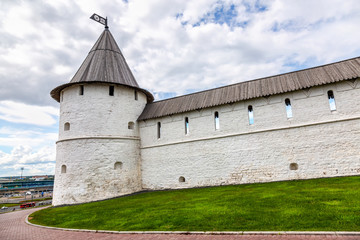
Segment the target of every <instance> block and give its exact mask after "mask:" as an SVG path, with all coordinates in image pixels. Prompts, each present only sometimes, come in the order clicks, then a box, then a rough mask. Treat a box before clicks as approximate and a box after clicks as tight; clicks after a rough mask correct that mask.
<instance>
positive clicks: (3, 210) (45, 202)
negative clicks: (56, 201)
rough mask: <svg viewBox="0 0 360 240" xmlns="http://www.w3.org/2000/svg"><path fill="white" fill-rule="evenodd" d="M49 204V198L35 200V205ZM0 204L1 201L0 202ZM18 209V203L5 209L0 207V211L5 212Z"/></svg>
mask: <svg viewBox="0 0 360 240" xmlns="http://www.w3.org/2000/svg"><path fill="white" fill-rule="evenodd" d="M49 204H51V200H45V201H41V202H35V206H41V205H49ZM0 206H2V205H1V203H0ZM14 209H15V210H19V209H20V205H17V206H13V207H8V208H6V209H0V213H6V212H11V211H13V210H14Z"/></svg>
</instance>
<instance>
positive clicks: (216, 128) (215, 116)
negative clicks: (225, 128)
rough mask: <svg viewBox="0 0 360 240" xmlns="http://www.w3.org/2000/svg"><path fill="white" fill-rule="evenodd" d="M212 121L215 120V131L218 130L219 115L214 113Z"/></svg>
mask: <svg viewBox="0 0 360 240" xmlns="http://www.w3.org/2000/svg"><path fill="white" fill-rule="evenodd" d="M214 120H215V130H218V129H220V120H219V113H218V112H215V113H214Z"/></svg>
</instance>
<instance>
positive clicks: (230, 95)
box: [138, 57, 360, 120]
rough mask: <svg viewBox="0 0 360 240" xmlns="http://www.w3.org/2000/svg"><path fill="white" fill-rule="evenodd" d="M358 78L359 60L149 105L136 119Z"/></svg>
mask: <svg viewBox="0 0 360 240" xmlns="http://www.w3.org/2000/svg"><path fill="white" fill-rule="evenodd" d="M358 77H360V57H356V58H352V59H348V60H344V61H340V62H336V63H331V64H327V65H323V66H318V67H313V68H309V69H304V70H300V71H295V72H290V73H285V74H280V75H276V76H271V77H266V78H260V79H256V80H252V81H247V82H241V83H237V84H233V85H228V86H224V87H219V88H215V89H210V90H206V91H202V92H197V93H192V94H188V95H184V96H179V97H175V98H170V99H166V100H162V101H157V102H153V103H148V104H147V105H146V107H145V109H144V111H143V112H142V114H141V115H140V117H139V118H138V120H146V119H151V118H157V117H163V116H169V115H172V114H177V113H183V112H188V111H192V110H197V109H203V108H207V107H214V106H219V105H223V104H228V103H234V102H238V101H243V100H248V99H252V98H258V97H266V96H270V95H275V94H280V93H286V92H291V91H296V90H300V89H305V88H310V87H314V86H319V85H324V84H329V83H334V82H339V81H343V80H350V79H354V78H358Z"/></svg>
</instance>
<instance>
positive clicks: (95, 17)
mask: <svg viewBox="0 0 360 240" xmlns="http://www.w3.org/2000/svg"><path fill="white" fill-rule="evenodd" d="M90 18H91V19H92V20H94V21H96V22H98V23H101V24H102V25H105V28H109V27H108V25H107V17H106V18H103V17H101V16H99V15H97V14H96V13H94V14H93V15H92V16H91V17H90Z"/></svg>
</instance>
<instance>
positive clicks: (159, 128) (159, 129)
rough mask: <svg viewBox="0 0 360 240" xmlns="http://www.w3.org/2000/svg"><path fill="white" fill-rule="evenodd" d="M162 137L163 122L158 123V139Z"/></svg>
mask: <svg viewBox="0 0 360 240" xmlns="http://www.w3.org/2000/svg"><path fill="white" fill-rule="evenodd" d="M160 137H161V122H158V123H157V138H158V139H159V138H160Z"/></svg>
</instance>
